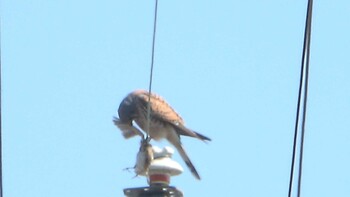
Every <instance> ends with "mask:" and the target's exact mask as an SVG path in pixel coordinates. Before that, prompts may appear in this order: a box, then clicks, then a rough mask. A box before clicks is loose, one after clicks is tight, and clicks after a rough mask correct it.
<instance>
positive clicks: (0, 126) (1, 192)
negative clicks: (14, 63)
mask: <svg viewBox="0 0 350 197" xmlns="http://www.w3.org/2000/svg"><path fill="white" fill-rule="evenodd" d="M1 29H2V28H1V18H0V197H2V196H3V183H2V59H1V55H2V54H1V52H2V51H1V43H2V42H1Z"/></svg>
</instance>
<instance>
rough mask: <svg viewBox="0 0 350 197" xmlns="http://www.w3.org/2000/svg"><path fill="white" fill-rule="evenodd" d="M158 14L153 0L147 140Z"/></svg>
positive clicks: (148, 124) (156, 4) (156, 1)
mask: <svg viewBox="0 0 350 197" xmlns="http://www.w3.org/2000/svg"><path fill="white" fill-rule="evenodd" d="M157 13H158V0H155V8H154V23H153V41H152V57H151V71H150V79H149V87H148V105H147V137H146V139H147V140H150V139H149V138H150V137H149V130H150V122H151V120H150V118H151V93H152V80H153V65H154V49H155V42H156V30H157V15H158V14H157Z"/></svg>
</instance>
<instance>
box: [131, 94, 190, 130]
mask: <svg viewBox="0 0 350 197" xmlns="http://www.w3.org/2000/svg"><path fill="white" fill-rule="evenodd" d="M137 97H138V99H139V102H138V103H140V104H141V106H140V107H141V108H142V109H143V110H145V112H146V113H147V104H148V100H149V98H148V97H149V94H148V92H140V94H138V95H137ZM150 99H151V100H150V101H151V106H150V107H151V114H150V115H151V118H154V119H157V120H162V121H165V122H168V123H174V124H182V125H183V124H184V121H183V119H182V118H181V116H180V115H179V114H178V113H176V112H175V110H174V109H173V108H172V107H171V106H170V105H169V104H168V103H167V102H166V101H165V100H164V99H163V98H162V97H160V96H158V95H156V94H151V98H150Z"/></svg>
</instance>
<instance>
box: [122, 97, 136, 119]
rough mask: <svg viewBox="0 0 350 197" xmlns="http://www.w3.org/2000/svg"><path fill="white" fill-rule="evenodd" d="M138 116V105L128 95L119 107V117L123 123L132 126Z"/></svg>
mask: <svg viewBox="0 0 350 197" xmlns="http://www.w3.org/2000/svg"><path fill="white" fill-rule="evenodd" d="M135 114H136V105H135V101H134V98H133V96H132V95H128V96H127V97H125V98H124V99H123V101H122V102H121V103H120V105H119V109H118V115H119V119H120V121H121V122H124V123H128V124H131V123H132V121H133V119H134V118H135Z"/></svg>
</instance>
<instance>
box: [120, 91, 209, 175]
mask: <svg viewBox="0 0 350 197" xmlns="http://www.w3.org/2000/svg"><path fill="white" fill-rule="evenodd" d="M148 100H149V93H148V91H145V90H136V91H133V92H131V93H130V94H128V95H127V96H126V97H125V98H124V99H123V101H122V102H121V104H120V106H119V109H118V114H119V119H118V118H114V120H113V121H114V124H115V125H116V126H117V127H118V128H119V129H120V130H121V131H122V133H123V136H124V137H125V138H130V137H133V136H135V135H140V136H141V137H143V136H144V135H143V133H142V132H141V131H140V130H139V129H137V128H136V127H134V126H133V121H134V122H135V123H136V124H137V125H138V126H139V127H140V128H141V129H142V130H143V131H145V132H146V133H148V134H149V136H150V137H151V138H152V139H154V140H161V139H164V138H165V139H167V140H168V141H169V142H170V143H171V144H172V145H174V147H175V148H176V149H177V151H178V152H179V153H180V155H181V157H182V159H183V160H184V161H185V163H186V165H187V166H188V167H189V169H190V170H191V172H192V174H193V175H194V176H195V177H196V178H197V179H200V176H199V174H198V172H197V170H196V168H195V167H194V165H193V164H192V162H191V160H190V158H189V157H188V156H187V154H186V152H185V150H184V148H183V146H182V144H181V140H180V135H184V136H189V137H194V138H197V139H200V140H202V141H211V139H210V138H208V137H206V136H204V135H202V134H200V133H197V132H195V131H193V130H191V129H188V128H186V127H185V126H184V124H185V123H184V121H183V119H182V118H181V117H180V116H179V115H178V114H177V113H176V112H175V110H174V109H173V108H172V107H171V106H170V105H169V104H168V103H166V102H165V100H164V99H163V98H161V97H160V96H158V95H156V94H151V96H150V114H149V115H150V116H149V117H150V121H149V131H148V129H147V128H148V123H147V117H148V115H147V109H148Z"/></svg>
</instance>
